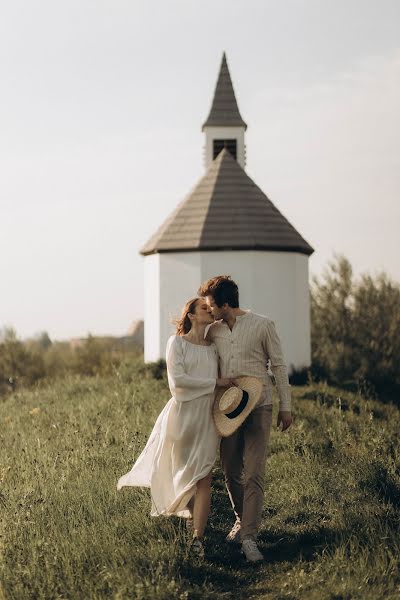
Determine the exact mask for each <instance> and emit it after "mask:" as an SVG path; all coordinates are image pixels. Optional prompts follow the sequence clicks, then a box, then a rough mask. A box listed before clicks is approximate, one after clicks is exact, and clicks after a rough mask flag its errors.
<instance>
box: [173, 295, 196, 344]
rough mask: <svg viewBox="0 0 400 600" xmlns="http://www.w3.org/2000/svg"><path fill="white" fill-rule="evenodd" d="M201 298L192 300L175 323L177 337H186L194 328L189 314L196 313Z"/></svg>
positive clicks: (187, 303)
mask: <svg viewBox="0 0 400 600" xmlns="http://www.w3.org/2000/svg"><path fill="white" fill-rule="evenodd" d="M199 299H200V298H192V299H191V300H188V301H187V302H186V304H185V306H184V307H183V309H182V314H181V316H180V318H179V319H176V320H175V321H174V323H175V325H176V335H184V334H185V333H188V332H189V331H190V330H191V328H192V322H191V320H190V319H189V313H192V314H193V313H194V311H195V310H196V304H197V300H199Z"/></svg>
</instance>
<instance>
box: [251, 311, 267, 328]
mask: <svg viewBox="0 0 400 600" xmlns="http://www.w3.org/2000/svg"><path fill="white" fill-rule="evenodd" d="M248 316H249V317H251V319H252V320H253V321H254V322H255V323H257V324H258V323H259V324H265V325H269V324H270V323H273V320H272V319H271V318H270V317H267V316H266V315H261V314H259V313H256V312H253V311H249V315H248Z"/></svg>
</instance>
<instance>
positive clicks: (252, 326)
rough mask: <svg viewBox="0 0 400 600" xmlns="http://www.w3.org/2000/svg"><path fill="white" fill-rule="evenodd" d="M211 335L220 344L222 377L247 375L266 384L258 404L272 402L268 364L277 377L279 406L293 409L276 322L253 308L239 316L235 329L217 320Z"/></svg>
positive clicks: (284, 408) (281, 408)
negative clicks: (257, 312) (254, 311)
mask: <svg viewBox="0 0 400 600" xmlns="http://www.w3.org/2000/svg"><path fill="white" fill-rule="evenodd" d="M208 337H209V339H211V340H212V341H213V342H214V343H215V345H216V346H217V350H218V355H219V369H220V374H221V377H238V376H240V375H247V376H252V377H257V378H259V379H261V380H262V382H263V384H264V394H263V396H262V398H261V400H260V401H259V403H258V406H264V405H270V404H272V389H273V386H272V382H271V378H270V377H269V375H268V366H269V365H268V363H269V361H270V368H271V371H272V373H273V375H274V378H275V383H276V388H277V391H278V396H279V409H280V410H287V411H290V410H291V397H290V385H289V379H288V373H287V368H286V363H285V361H284V358H283V353H282V347H281V342H280V339H279V337H278V334H277V332H276V328H275V323H274V321H272V320H271V319H268V317H265V316H263V315H258V314H256V313H253V312H251V311H250V310H247V311H245V314H244V315H239V316H237V317H236V321H235V323H234V325H233V327H232V331H231V329H230V328H229V326H228V324H227V323H225V322H224V321H222V320H221V321H216V322H215V323H213V324H212V325H211V327H210V329H209V331H208Z"/></svg>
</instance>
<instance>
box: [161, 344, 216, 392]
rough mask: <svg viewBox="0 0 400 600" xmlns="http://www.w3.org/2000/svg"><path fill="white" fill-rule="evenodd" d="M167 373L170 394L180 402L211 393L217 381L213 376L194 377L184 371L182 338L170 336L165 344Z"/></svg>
mask: <svg viewBox="0 0 400 600" xmlns="http://www.w3.org/2000/svg"><path fill="white" fill-rule="evenodd" d="M167 373H168V383H169V387H170V390H171V393H172V395H173V396H174V397H175V399H176V400H179V401H180V402H188V401H190V400H194V399H195V398H198V397H199V396H204V395H206V394H212V393H213V392H214V390H215V386H216V383H217V380H216V378H214V377H195V376H193V375H189V374H188V373H186V372H185V367H184V361H183V350H182V340H181V339H179V336H172V337H171V338H170V339H169V340H168V344H167Z"/></svg>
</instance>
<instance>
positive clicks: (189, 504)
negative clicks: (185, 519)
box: [187, 494, 196, 519]
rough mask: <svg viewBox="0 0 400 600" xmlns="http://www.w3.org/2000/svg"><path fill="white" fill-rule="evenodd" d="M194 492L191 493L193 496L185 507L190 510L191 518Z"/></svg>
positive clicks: (191, 516)
mask: <svg viewBox="0 0 400 600" xmlns="http://www.w3.org/2000/svg"><path fill="white" fill-rule="evenodd" d="M195 495H196V494H193V496H192V497H191V498H190V500H189V502H188V503H187V507H188V509H189V512H190V519H193V509H194V497H195Z"/></svg>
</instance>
